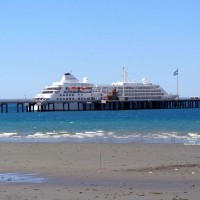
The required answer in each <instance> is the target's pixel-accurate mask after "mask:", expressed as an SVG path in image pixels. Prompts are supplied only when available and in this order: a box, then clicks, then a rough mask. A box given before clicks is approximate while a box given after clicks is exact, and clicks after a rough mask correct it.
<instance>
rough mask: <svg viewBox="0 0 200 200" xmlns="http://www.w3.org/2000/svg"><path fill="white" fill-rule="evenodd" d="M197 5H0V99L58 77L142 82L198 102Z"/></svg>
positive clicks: (119, 1) (180, 1)
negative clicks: (176, 73)
mask: <svg viewBox="0 0 200 200" xmlns="http://www.w3.org/2000/svg"><path fill="white" fill-rule="evenodd" d="M199 8H200V1H199V0H17V1H16V0H6V1H0V70H1V71H0V74H1V76H0V98H24V95H25V94H26V96H27V97H29V98H32V97H34V96H35V95H36V94H37V93H38V92H39V91H41V90H42V89H43V87H44V86H45V85H48V84H51V83H52V82H55V81H59V80H60V79H61V76H62V74H63V73H66V72H72V73H73V74H74V75H75V76H77V78H79V79H82V77H84V76H87V77H88V78H89V81H90V82H93V83H111V82H115V81H120V80H121V74H122V67H123V66H125V67H126V69H127V71H128V74H129V78H128V79H129V80H133V79H134V80H135V81H137V82H140V81H141V79H142V78H143V77H146V78H148V79H149V80H150V81H151V82H152V83H158V84H160V85H161V86H162V87H163V88H164V89H165V90H166V91H168V92H169V93H176V77H174V76H173V72H174V71H175V69H176V68H177V67H178V68H179V88H180V96H184V97H185V96H200V84H199V83H198V82H199V78H200V12H199Z"/></svg>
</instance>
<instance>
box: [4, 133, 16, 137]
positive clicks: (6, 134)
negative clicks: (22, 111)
mask: <svg viewBox="0 0 200 200" xmlns="http://www.w3.org/2000/svg"><path fill="white" fill-rule="evenodd" d="M14 136H17V133H0V137H14Z"/></svg>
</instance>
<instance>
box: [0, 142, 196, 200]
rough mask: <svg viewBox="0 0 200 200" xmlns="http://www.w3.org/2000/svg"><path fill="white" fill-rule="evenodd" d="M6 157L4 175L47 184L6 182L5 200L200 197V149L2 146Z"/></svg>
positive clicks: (0, 185)
mask: <svg viewBox="0 0 200 200" xmlns="http://www.w3.org/2000/svg"><path fill="white" fill-rule="evenodd" d="M100 155H101V156H100ZM0 158H1V162H0V174H3V173H22V174H37V176H38V177H40V178H42V179H43V178H44V179H45V181H44V182H40V183H34V182H23V181H21V182H17V183H15V182H10V181H9V180H8V181H2V182H1V181H0V197H1V199H8V200H16V199H20V200H21V199H22V200H26V199H27V200H32V199H43V200H66V199H73V200H74V199H77V200H78V199H80V200H88V199H91V200H92V199H109V200H110V199H118V200H123V199H131V200H132V199H134V200H137V199H138V200H139V199H141V200H147V199H148V200H157V199H158V200H161V199H163V200H165V199H167V200H168V199H169V200H197V199H199V196H200V146H192V145H191V146H185V145H183V144H70V143H56V144H47V143H0ZM100 158H101V159H100ZM0 179H3V177H0Z"/></svg>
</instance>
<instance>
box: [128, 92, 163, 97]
mask: <svg viewBox="0 0 200 200" xmlns="http://www.w3.org/2000/svg"><path fill="white" fill-rule="evenodd" d="M126 95H130V96H149V95H152V96H158V95H164V93H163V92H160V93H129V92H127V93H126Z"/></svg>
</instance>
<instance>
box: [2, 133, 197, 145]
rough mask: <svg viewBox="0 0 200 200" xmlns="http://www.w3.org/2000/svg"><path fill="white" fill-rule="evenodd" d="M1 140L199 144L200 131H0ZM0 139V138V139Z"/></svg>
mask: <svg viewBox="0 0 200 200" xmlns="http://www.w3.org/2000/svg"><path fill="white" fill-rule="evenodd" d="M0 138H1V139H2V141H6V140H8V141H10V140H12V138H13V141H15V142H17V141H20V140H21V141H22V140H23V141H26V140H27V141H47V142H53V141H55V142H56V141H61V142H79V143H80V142H83V143H84V142H92V143H95V142H97V143H98V142H100V143H182V144H200V133H188V134H184V135H180V134H178V133H176V132H171V133H170V132H169V133H167V132H163V133H148V134H140V133H132V134H120V133H114V132H105V131H101V130H98V131H85V132H77V133H68V132H67V131H60V132H56V131H52V132H36V133H33V134H29V135H27V136H23V135H20V134H18V133H0ZM1 139H0V140H1Z"/></svg>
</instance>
